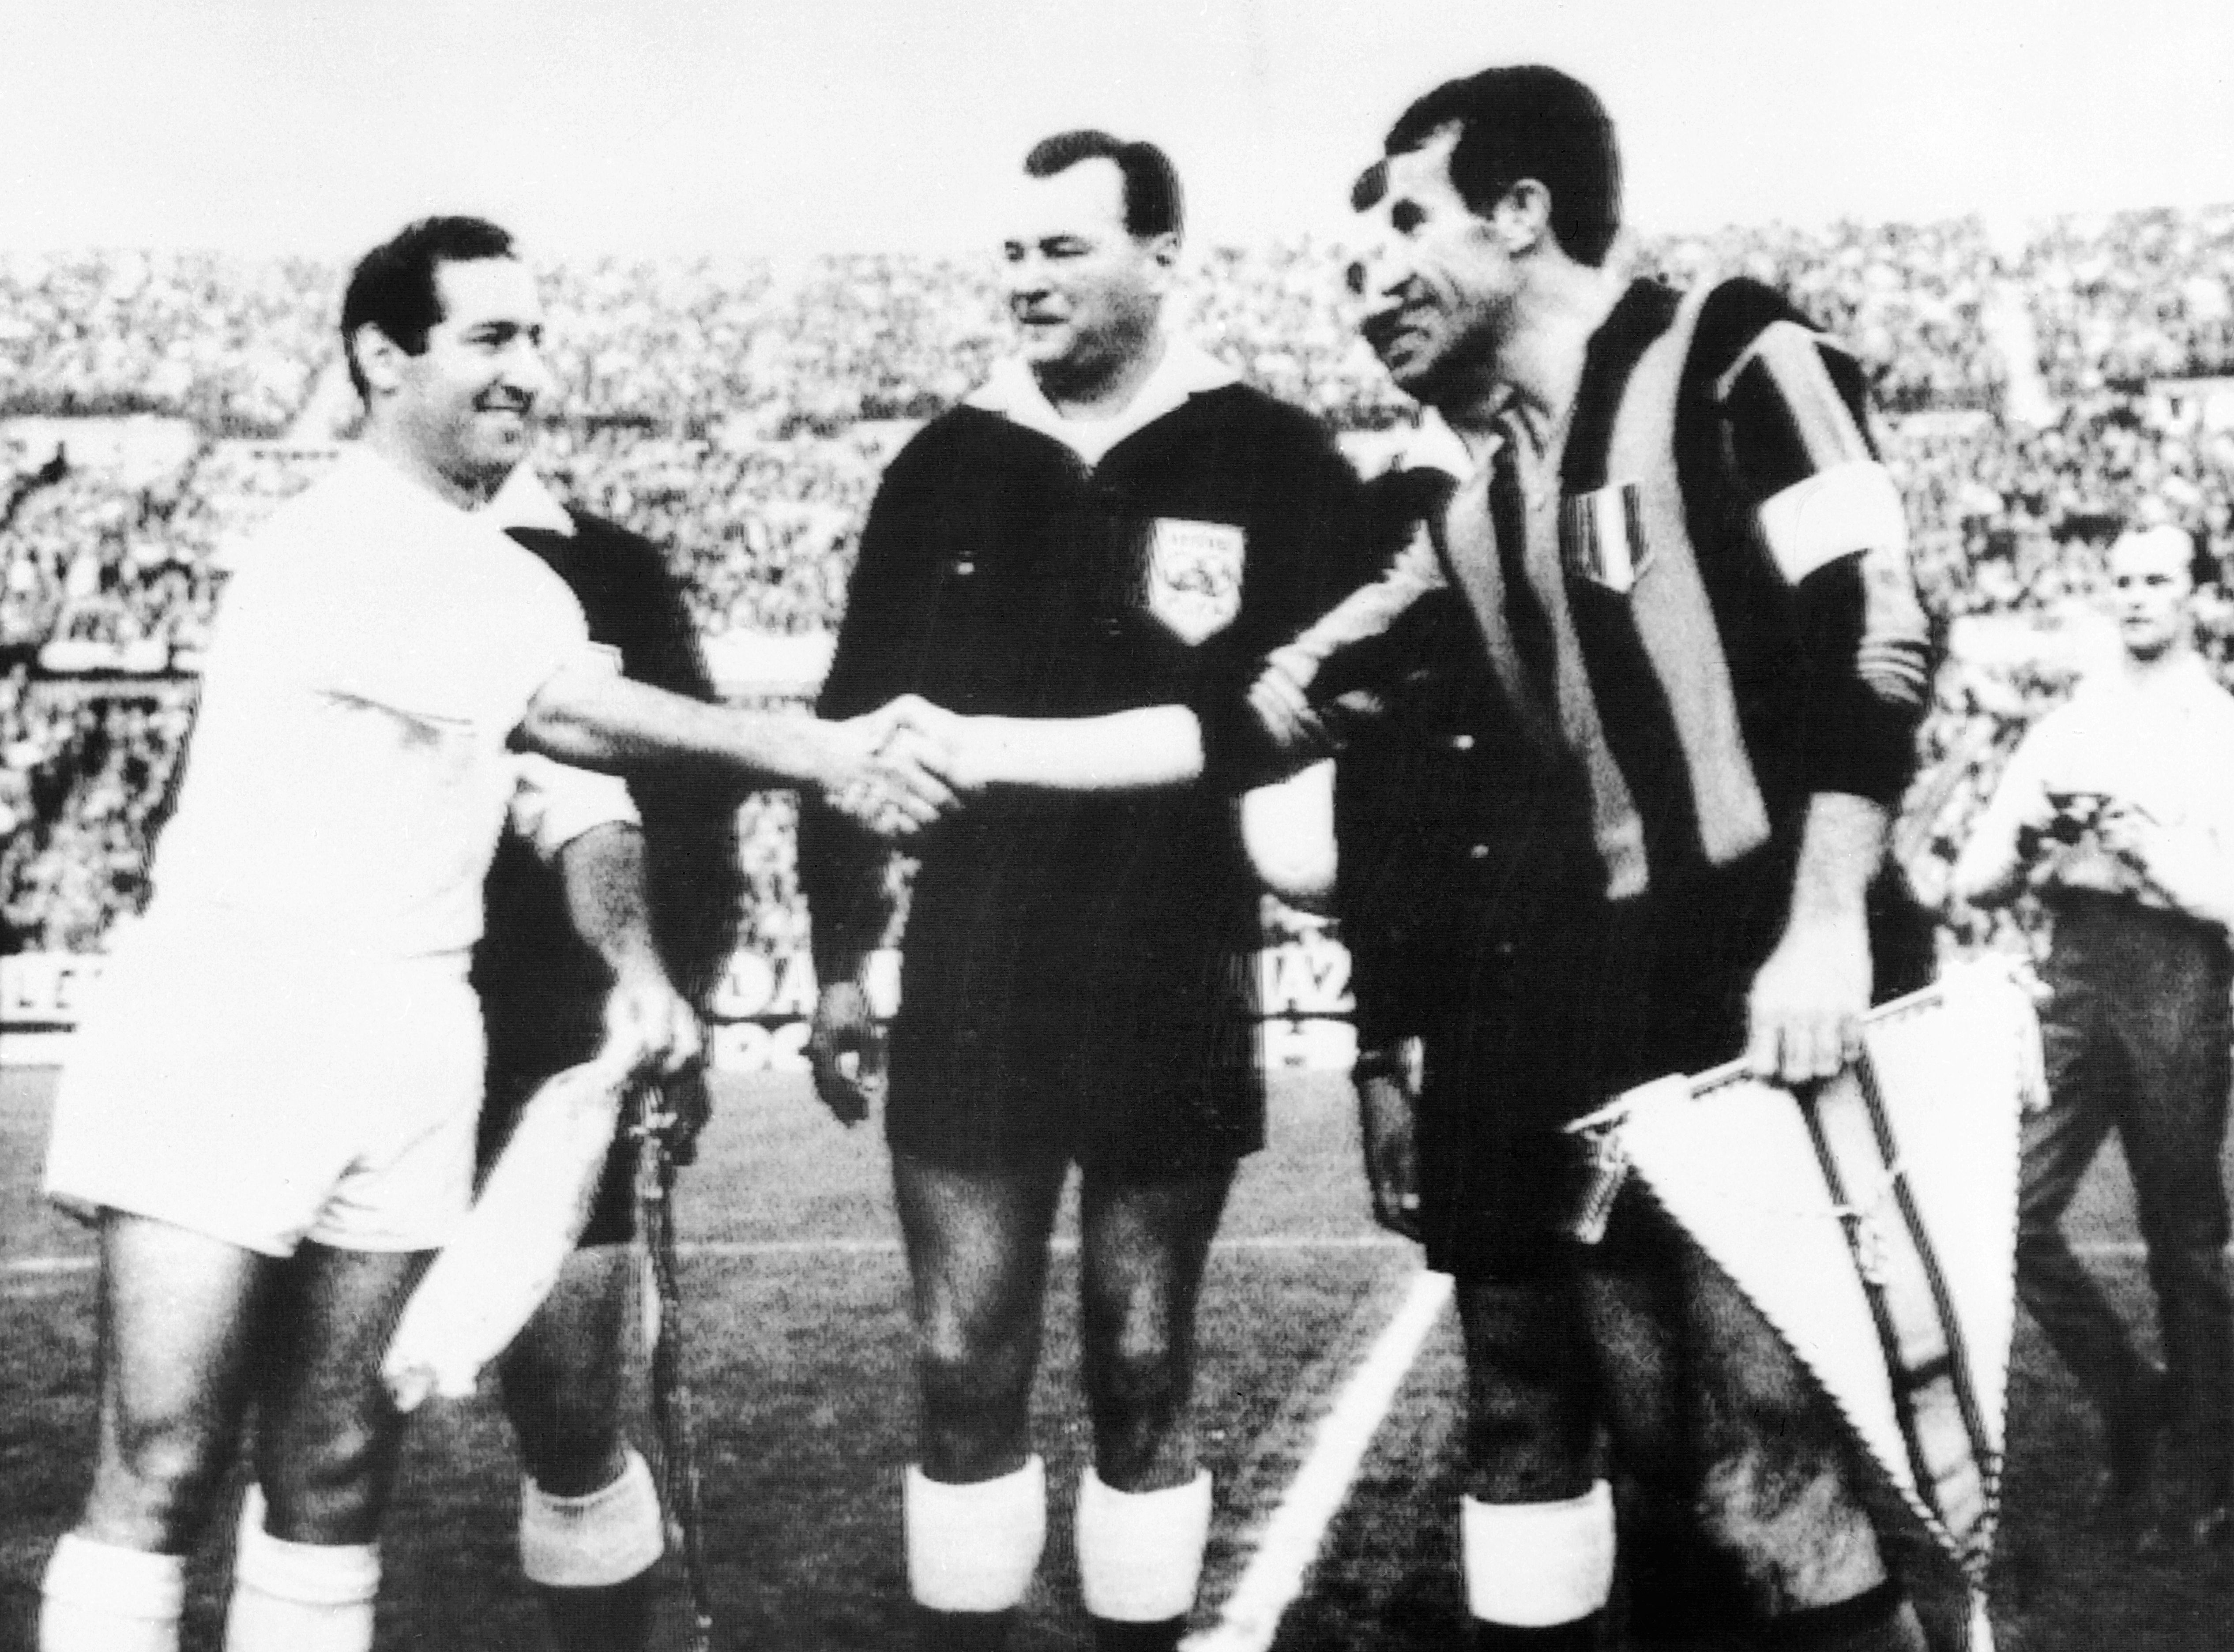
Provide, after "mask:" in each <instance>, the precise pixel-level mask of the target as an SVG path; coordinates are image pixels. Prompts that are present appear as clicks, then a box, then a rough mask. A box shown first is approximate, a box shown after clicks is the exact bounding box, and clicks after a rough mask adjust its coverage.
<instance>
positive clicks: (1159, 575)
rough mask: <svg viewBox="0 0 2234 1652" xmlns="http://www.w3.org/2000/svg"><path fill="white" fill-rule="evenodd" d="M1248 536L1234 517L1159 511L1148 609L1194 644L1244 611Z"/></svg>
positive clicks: (1151, 541)
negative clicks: (1202, 518)
mask: <svg viewBox="0 0 2234 1652" xmlns="http://www.w3.org/2000/svg"><path fill="white" fill-rule="evenodd" d="M1247 545H1248V540H1247V538H1246V536H1245V535H1244V533H1243V532H1242V531H1241V530H1240V529H1239V528H1238V527H1235V526H1233V525H1232V524H1231V523H1229V522H1189V521H1185V520H1182V519H1179V518H1178V517H1171V516H1159V517H1158V518H1157V519H1155V523H1154V526H1153V527H1152V528H1151V530H1150V532H1149V536H1148V591H1147V598H1148V611H1149V612H1150V613H1151V614H1153V615H1154V616H1155V617H1157V618H1158V619H1159V620H1161V621H1162V622H1163V624H1164V627H1165V629H1166V630H1169V631H1170V632H1171V633H1172V634H1173V636H1174V637H1178V638H1179V640H1180V641H1181V642H1183V643H1187V644H1188V645H1190V646H1192V645H1194V644H1197V643H1203V642H1205V641H1207V640H1208V639H1209V638H1211V637H1215V636H1217V635H1218V632H1220V631H1222V630H1225V628H1226V627H1227V626H1229V625H1231V624H1233V621H1234V618H1235V617H1236V616H1237V615H1238V614H1239V613H1240V612H1241V565H1242V562H1243V559H1244V555H1245V552H1246V550H1247Z"/></svg>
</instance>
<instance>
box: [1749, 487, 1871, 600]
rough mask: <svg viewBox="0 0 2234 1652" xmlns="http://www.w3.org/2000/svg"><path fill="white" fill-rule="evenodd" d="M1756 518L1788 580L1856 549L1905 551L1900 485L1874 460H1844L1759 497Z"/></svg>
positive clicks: (1798, 578) (1797, 581)
mask: <svg viewBox="0 0 2234 1652" xmlns="http://www.w3.org/2000/svg"><path fill="white" fill-rule="evenodd" d="M1760 536H1761V538H1762V539H1764V540H1766V541H1767V545H1768V549H1769V554H1770V555H1772V556H1773V557H1774V558H1776V566H1777V569H1778V571H1780V573H1782V574H1783V575H1784V578H1785V583H1786V584H1793V585H1796V584H1800V581H1801V580H1803V579H1805V578H1807V576H1808V575H1809V574H1811V573H1813V572H1814V571H1816V570H1817V569H1818V568H1823V567H1827V566H1828V565H1830V564H1832V563H1833V562H1836V561H1838V560H1839V558H1841V557H1848V556H1852V555H1854V554H1855V553H1856V552H1862V551H1890V552H1898V553H1900V554H1902V555H1905V554H1906V552H1907V550H1908V514H1907V513H1906V512H1905V511H1904V509H1903V508H1902V506H1901V502H1900V490H1899V489H1898V488H1897V487H1895V486H1893V480H1892V477H1891V474H1890V473H1887V471H1886V470H1885V467H1884V466H1883V465H1880V464H1879V463H1878V462H1877V460H1874V459H1854V460H1847V461H1846V462H1845V463H1844V464H1839V465H1833V466H1832V467H1830V468H1829V469H1827V470H1820V471H1818V472H1816V473H1815V474H1813V476H1810V477H1808V478H1807V479H1806V480H1805V481H1799V482H1794V483H1793V485H1792V486H1789V487H1787V488H1786V489H1785V490H1784V491H1783V492H1782V493H1777V494H1774V495H1772V496H1771V497H1770V498H1768V499H1767V500H1763V501H1762V503H1761V506H1760Z"/></svg>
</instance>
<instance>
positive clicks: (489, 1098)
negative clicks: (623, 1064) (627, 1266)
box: [474, 1005, 637, 1244]
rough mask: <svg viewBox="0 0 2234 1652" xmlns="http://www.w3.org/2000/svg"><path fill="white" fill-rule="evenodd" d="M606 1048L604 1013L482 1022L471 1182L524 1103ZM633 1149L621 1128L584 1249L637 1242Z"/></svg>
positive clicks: (485, 1168) (484, 1170)
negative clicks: (483, 1048) (484, 1060)
mask: <svg viewBox="0 0 2234 1652" xmlns="http://www.w3.org/2000/svg"><path fill="white" fill-rule="evenodd" d="M603 1042H604V1023H603V1021H602V1005H600V1007H599V1009H598V1013H594V1014H590V1015H584V1014H582V1013H580V1012H579V1011H578V1009H577V1010H574V1011H572V1012H570V1011H569V1010H567V1009H564V1008H562V1007H558V1006H553V1007H552V1009H551V1013H549V1014H547V1015H533V1016H528V1015H522V1016H519V1017H517V1018H500V1016H498V1015H494V1014H491V1015H489V1017H488V1048H489V1060H488V1072H487V1089H486V1091H485V1092H484V1094H483V1098H482V1101H481V1117H480V1136H479V1141H478V1144H477V1148H476V1152H475V1157H474V1185H475V1186H477V1187H478V1186H479V1185H480V1183H481V1182H482V1181H483V1180H484V1179H487V1175H488V1172H489V1167H490V1166H492V1165H493V1164H494V1163H495V1162H496V1159H497V1155H498V1154H499V1153H500V1152H503V1151H504V1145H505V1143H506V1142H507V1141H509V1140H511V1139H512V1133H513V1129H514V1128H515V1127H516V1126H518V1125H519V1115H520V1111H521V1109H522V1108H524V1107H526V1105H527V1100H528V1098H529V1097H530V1096H532V1095H533V1094H535V1092H536V1091H537V1090H538V1089H539V1088H540V1087H542V1085H543V1084H544V1082H545V1081H546V1080H548V1079H550V1078H552V1076H553V1075H555V1074H559V1073H562V1072H564V1071H565V1069H566V1068H570V1067H576V1066H578V1065H580V1064H581V1063H582V1062H584V1061H588V1060H590V1059H591V1057H592V1056H594V1055H596V1054H597V1053H598V1046H599V1045H600V1044H602V1043H603ZM636 1159H637V1154H636V1142H635V1139H633V1138H632V1137H631V1136H630V1134H629V1133H628V1131H627V1129H626V1127H625V1122H624V1127H623V1128H622V1129H621V1130H619V1131H617V1132H616V1133H615V1134H614V1137H613V1145H612V1149H611V1152H608V1153H607V1154H606V1155H605V1166H604V1170H603V1171H602V1172H599V1173H598V1189H597V1192H596V1195H595V1196H594V1198H592V1199H591V1205H590V1221H589V1225H588V1226H587V1227H585V1228H584V1229H583V1230H582V1237H581V1239H580V1240H579V1242H578V1243H580V1244H627V1243H628V1242H629V1241H630V1239H633V1238H634V1237H636Z"/></svg>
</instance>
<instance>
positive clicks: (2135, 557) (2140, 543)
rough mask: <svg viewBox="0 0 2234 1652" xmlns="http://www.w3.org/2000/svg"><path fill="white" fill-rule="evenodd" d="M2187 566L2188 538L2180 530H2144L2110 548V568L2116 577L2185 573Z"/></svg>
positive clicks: (2128, 536) (2130, 534)
mask: <svg viewBox="0 0 2234 1652" xmlns="http://www.w3.org/2000/svg"><path fill="white" fill-rule="evenodd" d="M2187 562H2188V548H2187V536H2186V535H2185V534H2184V533H2182V532H2180V531H2179V530H2178V528H2170V527H2159V528H2144V529H2142V530H2140V531H2139V532H2134V533H2128V534H2126V535H2125V536H2124V537H2123V538H2121V539H2119V540H2118V542H2117V543H2116V544H2114V545H2112V546H2111V547H2110V567H2111V570H2112V571H2113V572H2117V573H2136V574H2144V573H2164V572H2167V571H2175V570H2176V571H2179V572H2182V573H2185V571H2187Z"/></svg>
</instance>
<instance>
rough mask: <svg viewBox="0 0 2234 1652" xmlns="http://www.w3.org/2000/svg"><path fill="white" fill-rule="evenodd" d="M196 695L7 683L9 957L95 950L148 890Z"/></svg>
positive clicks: (3, 853) (1, 929)
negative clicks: (157, 831)
mask: <svg viewBox="0 0 2234 1652" xmlns="http://www.w3.org/2000/svg"><path fill="white" fill-rule="evenodd" d="M192 721H193V686H192V684H191V683H186V682H175V681H174V682H160V683H153V684H138V685H134V687H133V688H132V689H130V690H129V691H127V692H124V693H112V692H90V691H88V688H87V686H86V685H85V684H83V683H82V682H70V681H67V680H64V681H59V682H57V681H52V680H33V679H31V678H29V676H28V675H27V674H26V672H25V670H24V669H23V667H22V666H20V665H19V666H16V667H15V668H13V669H10V671H9V673H8V675H7V676H4V677H0V820H4V822H5V828H4V830H0V845H4V846H0V937H4V938H5V943H6V944H5V948H4V950H9V951H16V950H25V951H49V952H85V951H91V950H95V948H96V947H97V946H98V945H99V944H100V940H101V936H102V934H103V933H104V932H105V931H106V930H107V929H108V926H109V924H111V923H112V922H113V921H114V919H115V918H116V917H118V916H119V915H120V914H121V913H126V912H131V911H137V910H138V907H139V904H140V900H141V899H142V898H144V896H145V893H146V887H147V846H148V840H149V835H150V833H151V832H152V830H153V828H154V825H155V824H156V822H157V820H158V819H159V817H160V812H161V811H162V809H163V808H164V806H165V805H166V803H167V799H168V796H169V793H170V787H171V780H172V776H173V773H174V771H175V770H176V768H177V767H178V763H179V761H180V757H181V755H182V754H184V752H185V749H186V733H187V729H188V728H189V726H190V725H191V723H192Z"/></svg>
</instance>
